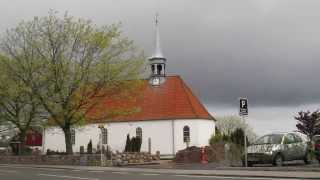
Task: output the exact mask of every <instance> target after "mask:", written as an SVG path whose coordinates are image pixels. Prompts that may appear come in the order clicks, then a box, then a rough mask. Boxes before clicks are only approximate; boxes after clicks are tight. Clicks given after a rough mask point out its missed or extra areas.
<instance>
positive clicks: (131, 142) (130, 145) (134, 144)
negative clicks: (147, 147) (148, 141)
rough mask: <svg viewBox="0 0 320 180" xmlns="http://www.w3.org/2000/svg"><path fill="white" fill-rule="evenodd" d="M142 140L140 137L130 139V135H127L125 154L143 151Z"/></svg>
mask: <svg viewBox="0 0 320 180" xmlns="http://www.w3.org/2000/svg"><path fill="white" fill-rule="evenodd" d="M141 144H142V141H141V138H139V137H132V138H131V139H130V136H129V134H128V135H127V141H126V146H125V150H124V151H125V152H140V149H141Z"/></svg>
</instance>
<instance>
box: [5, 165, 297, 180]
mask: <svg viewBox="0 0 320 180" xmlns="http://www.w3.org/2000/svg"><path fill="white" fill-rule="evenodd" d="M72 179H73V180H109V179H110V180H149V179H152V180H164V179H165V180H188V179H199V180H202V179H204V180H205V179H212V180H213V179H214V180H220V179H239V180H242V179H249V180H271V179H275V178H253V177H230V176H202V175H179V174H161V173H143V172H136V173H135V172H124V171H98V170H97V171H93V170H70V169H69V170H68V169H51V168H33V167H12V166H4V165H1V166H0V180H72ZM282 179H284V178H282ZM291 179H292V178H291ZM286 180H289V179H286Z"/></svg>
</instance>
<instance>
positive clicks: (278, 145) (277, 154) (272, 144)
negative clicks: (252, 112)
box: [243, 133, 311, 166]
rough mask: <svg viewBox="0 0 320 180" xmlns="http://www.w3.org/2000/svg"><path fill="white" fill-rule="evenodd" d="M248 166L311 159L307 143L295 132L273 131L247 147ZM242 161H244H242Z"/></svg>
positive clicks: (308, 160) (281, 163) (276, 164)
mask: <svg viewBox="0 0 320 180" xmlns="http://www.w3.org/2000/svg"><path fill="white" fill-rule="evenodd" d="M247 156H248V166H252V165H253V164H260V163H272V164H273V165H275V166H282V165H283V162H284V161H291V160H304V162H305V163H306V164H308V163H310V161H311V153H310V148H309V146H308V143H307V142H306V141H304V140H303V139H302V138H301V136H299V135H298V134H297V133H274V134H268V135H265V136H262V137H260V138H259V139H258V140H257V141H256V142H255V143H253V144H252V145H250V146H248V149H247ZM243 162H244V161H243Z"/></svg>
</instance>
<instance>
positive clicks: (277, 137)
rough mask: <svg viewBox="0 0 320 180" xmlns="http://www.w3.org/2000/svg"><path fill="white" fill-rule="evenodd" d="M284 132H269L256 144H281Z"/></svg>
mask: <svg viewBox="0 0 320 180" xmlns="http://www.w3.org/2000/svg"><path fill="white" fill-rule="evenodd" d="M282 137H283V134H269V135H265V136H262V137H261V138H259V139H258V140H257V141H256V142H255V143H254V144H281V141H282Z"/></svg>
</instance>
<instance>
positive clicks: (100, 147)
mask: <svg viewBox="0 0 320 180" xmlns="http://www.w3.org/2000/svg"><path fill="white" fill-rule="evenodd" d="M102 161H103V159H102V128H101V134H100V163H101V166H103V162H102Z"/></svg>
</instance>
